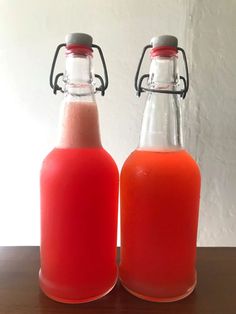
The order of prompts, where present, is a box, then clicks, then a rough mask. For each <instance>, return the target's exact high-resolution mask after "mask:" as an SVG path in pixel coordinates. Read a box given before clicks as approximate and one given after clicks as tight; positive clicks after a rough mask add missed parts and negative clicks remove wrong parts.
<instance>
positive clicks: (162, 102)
mask: <svg viewBox="0 0 236 314" xmlns="http://www.w3.org/2000/svg"><path fill="white" fill-rule="evenodd" d="M151 56H152V63H151V68H150V73H149V86H148V91H149V95H148V100H147V104H146V108H145V112H144V118H143V125H142V131H141V138H140V144H139V147H138V148H137V150H135V151H134V152H133V153H132V154H131V155H130V156H129V157H128V159H127V160H126V162H125V163H124V165H123V168H122V171H121V186H120V188H121V262H120V280H121V282H122V284H123V285H124V287H125V288H126V289H127V290H128V291H130V292H131V293H132V294H134V295H136V296H137V297H140V298H143V299H146V300H149V301H156V302H170V301H176V300H179V299H182V298H184V297H186V296H187V295H189V294H190V293H191V292H192V291H193V289H194V287H195V285H196V270H195V260H196V239H197V226H198V208H199V196H200V172H199V169H198V166H197V164H196V163H195V161H194V160H193V159H192V157H191V156H190V155H189V154H188V153H187V152H186V151H185V150H184V149H183V147H182V143H181V142H182V140H181V120H180V118H181V111H180V105H179V101H178V97H179V96H178V93H177V94H176V93H171V92H172V91H174V92H175V91H177V87H178V75H176V73H177V70H176V59H177V39H176V38H175V37H172V36H161V37H159V38H155V39H154V40H153V42H152V52H151ZM159 90H161V91H162V92H161V93H159ZM163 91H166V92H167V93H166V92H165V93H163ZM169 92H170V93H169Z"/></svg>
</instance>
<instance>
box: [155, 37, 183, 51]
mask: <svg viewBox="0 0 236 314" xmlns="http://www.w3.org/2000/svg"><path fill="white" fill-rule="evenodd" d="M150 44H151V45H152V47H153V48H156V47H162V46H170V47H176V48H177V47H178V39H177V38H176V37H175V36H171V35H161V36H158V37H153V38H152V39H151V42H150Z"/></svg>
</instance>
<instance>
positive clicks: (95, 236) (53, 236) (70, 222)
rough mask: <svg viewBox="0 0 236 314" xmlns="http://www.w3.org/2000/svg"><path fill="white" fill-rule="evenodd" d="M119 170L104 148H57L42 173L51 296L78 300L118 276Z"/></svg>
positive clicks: (44, 280) (44, 257)
mask: <svg viewBox="0 0 236 314" xmlns="http://www.w3.org/2000/svg"><path fill="white" fill-rule="evenodd" d="M117 198H118V171H117V167H116V165H115V163H114V161H113V159H112V158H111V157H110V155H109V154H108V153H107V152H106V151H105V150H104V149H102V148H68V149H66V148H65V149H64V148H57V149H54V150H53V151H52V152H51V153H50V154H49V155H48V156H47V157H46V158H45V160H44V162H43V167H42V172H41V271H40V285H41V288H42V290H43V291H44V292H45V294H47V295H48V296H49V297H50V298H52V299H55V300H58V301H61V302H67V303H79V302H85V301H90V300H93V299H96V298H98V297H100V296H102V295H104V294H106V293H107V292H108V291H109V290H110V289H111V288H112V287H113V286H114V284H115V282H116V279H117V267H116V261H115V259H116V230H117Z"/></svg>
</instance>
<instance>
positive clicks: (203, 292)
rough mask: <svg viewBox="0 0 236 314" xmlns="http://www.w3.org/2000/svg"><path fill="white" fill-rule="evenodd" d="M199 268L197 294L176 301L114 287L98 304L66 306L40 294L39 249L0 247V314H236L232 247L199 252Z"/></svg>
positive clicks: (235, 261)
mask: <svg viewBox="0 0 236 314" xmlns="http://www.w3.org/2000/svg"><path fill="white" fill-rule="evenodd" d="M197 264H198V285H197V289H196V290H195V291H194V293H193V294H192V295H190V296H189V297H188V298H186V299H184V300H182V301H179V302H175V303H152V302H147V301H143V300H140V299H138V298H136V297H134V296H132V295H130V294H129V293H128V292H126V291H125V290H124V289H123V288H122V286H121V285H120V284H119V283H118V284H117V285H116V287H115V288H114V289H113V291H112V292H110V293H109V294H108V295H107V296H105V297H104V298H102V299H100V300H98V301H93V302H90V303H87V304H80V305H65V304H61V303H57V302H54V301H51V300H50V299H48V298H47V297H46V296H44V294H43V293H42V292H41V291H40V289H39V286H38V269H39V248H38V247H0V314H10V313H14V314H31V313H32V314H38V313H40V314H71V313H80V314H90V313H93V314H95V313H96V314H100V313H104V314H108V313H109V314H111V313H114V314H118V313H127V314H134V313H135V314H139V313H140V314H141V313H142V314H145V313H150V314H151V313H152V314H154V313H155V314H235V313H236V248H198V263H197Z"/></svg>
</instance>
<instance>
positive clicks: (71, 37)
mask: <svg viewBox="0 0 236 314" xmlns="http://www.w3.org/2000/svg"><path fill="white" fill-rule="evenodd" d="M65 42H66V46H70V45H78V46H85V47H88V48H92V44H93V37H92V36H90V35H88V34H85V33H70V34H68V35H66V39H65Z"/></svg>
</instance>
